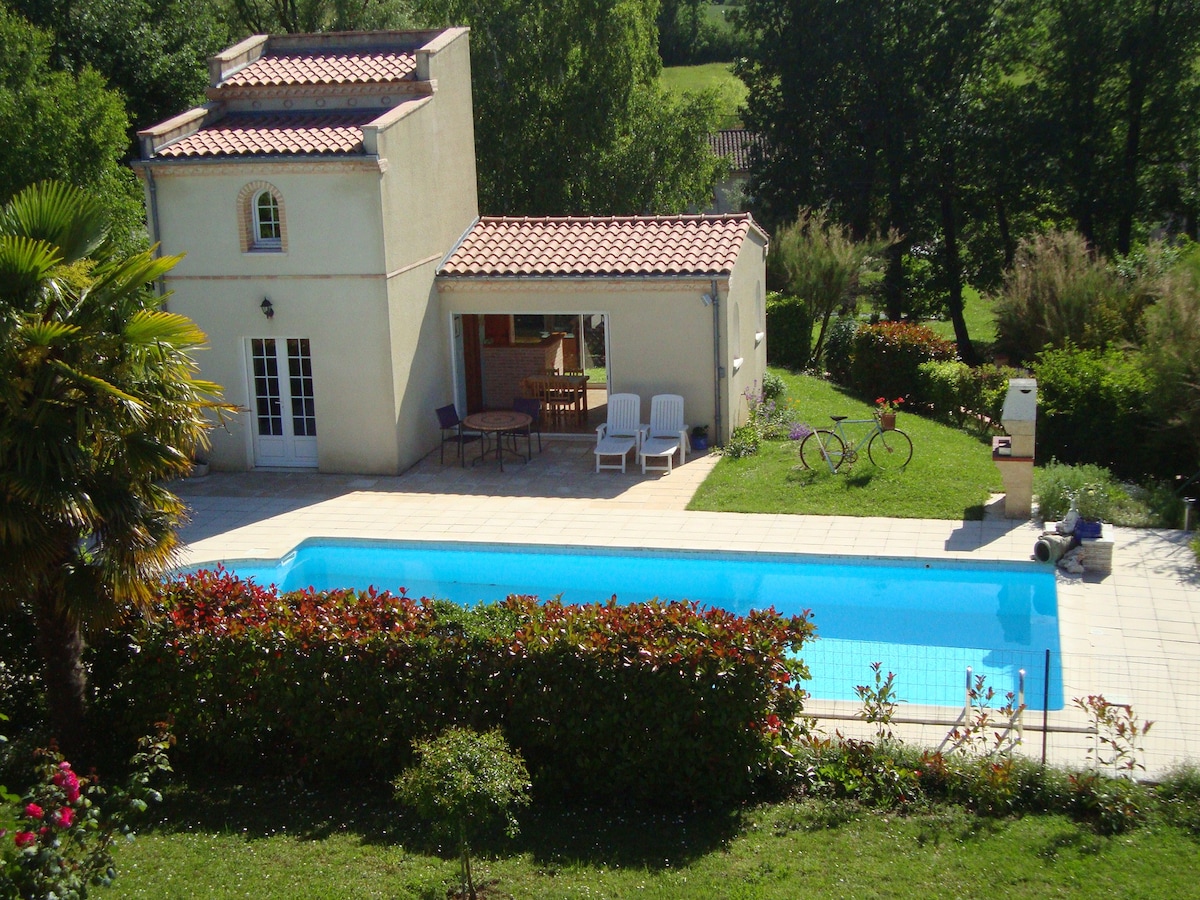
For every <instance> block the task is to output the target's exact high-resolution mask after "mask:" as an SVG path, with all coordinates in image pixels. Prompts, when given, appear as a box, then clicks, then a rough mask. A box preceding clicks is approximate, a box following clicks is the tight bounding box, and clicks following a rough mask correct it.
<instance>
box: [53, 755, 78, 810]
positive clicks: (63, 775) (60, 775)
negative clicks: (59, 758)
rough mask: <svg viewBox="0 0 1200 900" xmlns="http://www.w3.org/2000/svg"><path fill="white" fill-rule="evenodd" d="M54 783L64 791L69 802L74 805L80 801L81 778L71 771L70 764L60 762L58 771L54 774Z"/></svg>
mask: <svg viewBox="0 0 1200 900" xmlns="http://www.w3.org/2000/svg"><path fill="white" fill-rule="evenodd" d="M54 783H55V784H56V785H58V786H59V787H60V788H62V789H63V793H65V794H66V795H67V802H68V803H74V802H75V801H76V800H78V799H79V776H77V775H76V774H75V773H74V772H72V771H71V764H70V763H69V762H66V761H64V762H60V763H59V764H58V771H57V772H55V773H54Z"/></svg>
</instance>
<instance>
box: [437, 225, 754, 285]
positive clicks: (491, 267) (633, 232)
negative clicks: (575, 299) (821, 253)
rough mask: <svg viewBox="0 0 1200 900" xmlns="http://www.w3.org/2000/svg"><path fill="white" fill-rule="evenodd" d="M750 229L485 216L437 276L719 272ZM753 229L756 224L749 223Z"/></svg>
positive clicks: (724, 271)
mask: <svg viewBox="0 0 1200 900" xmlns="http://www.w3.org/2000/svg"><path fill="white" fill-rule="evenodd" d="M752 226H753V219H751V217H750V216H749V215H748V214H741V215H728V216H672V217H653V216H641V217H631V218H538V219H528V218H501V217H496V218H492V217H484V218H482V219H480V220H479V221H478V222H477V223H476V224H475V226H474V227H473V228H472V229H471V230H470V231H469V232H467V234H466V236H465V237H464V238H463V240H462V241H461V242H460V244H459V245H458V247H456V248H455V249H454V251H453V252H452V253H451V254H450V256H449V257H448V258H447V259H446V261H445V262H444V263H443V264H442V267H441V268H440V269H439V270H438V274H440V275H460V276H477V277H478V276H579V275H593V276H594V275H607V276H615V275H706V276H711V275H723V274H728V273H729V272H731V271H732V270H733V264H734V262H735V261H736V260H737V256H738V251H739V250H740V249H741V247H742V242H743V241H744V240H745V238H746V235H747V233H748V232H749V230H750V228H751V227H752ZM754 227H757V226H754Z"/></svg>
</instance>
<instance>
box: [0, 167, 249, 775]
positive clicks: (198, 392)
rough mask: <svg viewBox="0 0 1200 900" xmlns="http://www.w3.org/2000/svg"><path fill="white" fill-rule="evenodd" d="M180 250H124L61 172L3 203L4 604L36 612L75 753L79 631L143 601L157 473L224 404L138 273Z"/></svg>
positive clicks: (169, 528)
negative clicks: (60, 179) (162, 253)
mask: <svg viewBox="0 0 1200 900" xmlns="http://www.w3.org/2000/svg"><path fill="white" fill-rule="evenodd" d="M178 259H179V257H155V256H154V255H153V254H152V253H151V252H150V251H144V252H140V253H134V254H132V255H127V254H124V253H122V252H119V251H118V250H117V248H116V247H115V245H114V244H113V242H112V241H111V240H110V239H109V235H108V230H107V227H106V224H105V210H104V207H103V205H102V204H101V203H100V202H99V201H97V200H95V199H92V198H90V197H89V196H87V195H86V194H85V193H83V192H82V191H80V190H79V189H77V188H73V187H69V186H66V185H63V184H60V183H42V184H39V185H36V186H34V187H31V188H27V189H25V190H24V191H22V192H21V193H19V194H18V195H17V196H15V197H14V198H13V199H12V200H11V201H9V203H8V204H7V205H5V207H4V208H3V210H0V611H3V612H4V614H10V615H12V614H18V613H17V612H16V611H17V610H19V609H24V610H25V611H27V612H28V613H29V614H30V615H31V616H32V618H33V621H34V623H35V626H36V631H37V639H36V642H37V647H38V651H39V654H40V656H41V659H42V664H43V679H44V686H45V691H46V698H47V705H48V707H49V712H50V726H51V729H52V732H53V735H54V737H56V738H57V739H58V741H59V744H60V746H61V747H62V749H63V750H64V752H66V753H67V754H68V755H71V758H73V759H74V758H77V757H78V756H79V754H80V753H81V752H86V742H85V734H86V732H85V724H84V723H85V709H86V704H85V696H86V679H85V674H84V669H83V665H82V661H81V655H82V651H83V646H84V636H85V634H86V632H87V630H88V629H95V628H100V627H103V626H104V625H106V624H107V623H110V622H112V621H113V620H114V619H115V618H117V617H118V616H119V615H120V613H121V610H122V609H123V608H124V607H125V606H126V605H127V604H132V605H134V606H137V605H141V604H146V603H148V602H149V600H150V598H151V595H152V591H153V584H154V582H155V580H156V579H157V578H159V577H160V576H161V575H162V573H163V571H164V569H165V568H166V567H167V566H169V565H170V564H171V562H172V560H173V559H174V554H175V551H176V549H177V546H178V540H177V537H176V532H175V526H176V525H177V523H178V522H179V521H180V519H181V518H182V516H183V514H184V507H183V504H182V502H181V501H180V500H179V499H178V498H177V497H175V496H174V495H173V494H172V493H171V492H170V491H169V490H168V489H167V488H166V487H164V485H163V481H164V480H166V479H170V478H172V477H177V476H180V475H183V474H185V473H186V472H188V471H189V468H190V465H191V456H192V452H193V450H194V449H195V448H196V447H197V446H199V445H202V444H203V443H204V442H205V441H206V433H207V430H208V428H209V427H210V422H209V419H208V418H207V416H206V413H209V412H212V411H216V412H218V413H220V412H223V411H224V410H225V409H226V408H227V407H225V406H224V405H222V404H221V403H220V401H219V394H220V389H219V388H218V387H217V385H215V384H211V383H209V382H205V381H201V380H199V379H197V378H196V365H195V363H194V361H193V358H192V354H193V353H194V352H195V351H196V350H197V349H199V348H200V347H201V346H202V345H203V343H204V340H205V339H204V335H203V334H202V333H201V332H200V330H199V329H198V328H197V327H196V325H195V324H194V323H193V322H191V321H190V320H189V319H187V318H185V317H183V316H179V315H175V314H172V313H168V312H166V311H164V310H163V309H162V299H161V298H159V297H156V296H155V295H154V293H153V292H152V291H151V290H150V288H149V285H150V284H151V283H152V282H153V281H154V280H155V279H157V278H159V277H160V276H162V275H163V274H164V273H165V272H167V271H168V270H170V269H171V267H172V266H174V265H175V263H176V262H177V261H178Z"/></svg>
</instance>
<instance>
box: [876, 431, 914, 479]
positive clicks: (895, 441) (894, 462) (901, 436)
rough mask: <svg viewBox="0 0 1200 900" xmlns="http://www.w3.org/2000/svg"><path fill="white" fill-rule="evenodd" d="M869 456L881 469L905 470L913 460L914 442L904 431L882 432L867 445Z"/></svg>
mask: <svg viewBox="0 0 1200 900" xmlns="http://www.w3.org/2000/svg"><path fill="white" fill-rule="evenodd" d="M867 456H869V457H870V458H871V462H873V463H875V465H876V466H878V467H879V468H881V469H884V470H887V471H891V470H892V469H903V468H904V467H905V466H907V465H908V461H909V460H910V459H912V441H911V440H909V437H908V435H907V434H905V433H904V432H903V431H896V430H895V429H893V430H891V431H880V432H877V433H876V434H875V435H874V436H873V437H872V438H871V442H870V443H869V444H867Z"/></svg>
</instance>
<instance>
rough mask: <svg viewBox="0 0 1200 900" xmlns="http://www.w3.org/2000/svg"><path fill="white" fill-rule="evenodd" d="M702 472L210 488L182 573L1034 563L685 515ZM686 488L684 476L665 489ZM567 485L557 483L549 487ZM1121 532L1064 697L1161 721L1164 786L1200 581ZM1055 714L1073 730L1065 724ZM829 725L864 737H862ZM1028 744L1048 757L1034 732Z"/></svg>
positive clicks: (1193, 735)
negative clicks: (444, 555) (572, 562)
mask: <svg viewBox="0 0 1200 900" xmlns="http://www.w3.org/2000/svg"><path fill="white" fill-rule="evenodd" d="M587 449H589V448H585V450H587ZM589 456H590V453H589ZM707 462H708V460H707V459H700V460H696V461H693V460H689V462H688V463H687V465H685V466H684V467H682V468H681V469H679V470H677V471H676V473H672V475H671V476H667V477H661V478H660V477H654V478H641V477H629V478H625V479H624V480H618V479H621V478H622V476H621V475H620V474H619V473H615V474H614V477H613V478H610V479H607V480H605V481H597V480H596V478H597V476H595V475H594V473H591V472H590V471H586V470H584V469H580V470H579V473H578V474H577V475H573V476H568V477H577V478H579V479H580V480H581V484H582V485H583V488H582V489H580V490H578V491H576V494H577V495H575V496H554V495H552V491H554V490H559V488H558V487H555V488H549V487H547V486H546V485H545V484H542V485H535V486H534V489H533V490H530V491H529V493H528V495H514V494H511V493H508V491H510V490H511V489H512V485H511V484H508V483H505V482H501V481H499V480H497V479H494V478H488V477H478V476H477V478H476V481H474V482H468V481H456V482H455V483H454V486H453V487H452V488H451V489H450V490H449V491H448V492H447V491H446V490H445V489H444V486H442V485H439V484H437V483H436V482H437V481H438V478H439V477H440V473H439V472H434V473H433V475H432V476H429V475H428V474H427V473H421V472H416V473H412V474H410V475H404V476H399V477H395V478H352V477H342V476H316V475H312V476H290V475H289V476H272V475H253V474H248V475H236V476H225V475H213V476H209V478H208V479H204V483H203V484H201V483H197V484H188V483H183V484H181V485H180V486H179V487H180V493H181V494H182V495H183V496H184V497H185V499H186V500H187V501H188V503H189V506H190V507H191V509H192V521H191V523H190V524H189V525H188V526H187V527H186V528H185V529H184V531H183V537H184V539H185V540H186V541H187V542H188V545H187V547H186V553H185V558H184V560H183V561H184V562H192V561H199V560H205V559H208V560H211V559H218V558H226V557H231V558H232V557H238V558H254V557H257V558H274V557H278V556H280V555H282V554H283V553H284V552H286V551H287V550H288V549H290V548H291V547H293V546H295V545H296V544H297V543H299V542H300V541H301V540H303V539H304V538H307V537H312V536H326V537H346V538H374V539H400V540H443V541H482V542H488V543H513V544H563V545H568V546H588V545H591V546H613V547H633V548H642V547H656V548H664V549H694V550H744V551H752V552H797V551H801V552H805V553H815V554H820V555H830V556H839V555H856V556H863V555H865V556H872V555H879V556H901V557H929V558H940V559H950V558H962V559H973V560H1004V561H1016V560H1027V559H1029V557H1030V553H1031V552H1032V548H1033V543H1034V541H1035V540H1036V538H1037V535H1038V534H1039V532H1040V529H1039V528H1038V527H1036V526H1034V525H1032V524H1029V523H1023V522H1010V521H1007V520H1003V519H999V520H995V519H992V520H984V521H978V522H957V521H931V520H908V519H882V518H853V517H842V516H833V517H819V516H788V515H751V514H742V513H715V512H689V511H686V510H685V509H683V508H682V507H683V506H684V505H685V504H686V502H687V498H688V497H690V492H689V491H686V490H681V487H680V486H681V485H683V484H684V483H685V482H684V476H686V477H688V478H689V479H690V481H692V482H694V483H695V484H698V483H699V481H700V480H702V478H703V475H704V474H707V468H705V469H704V470H703V472H701V471H700V470H699V468H698V467H697V468H693V466H694V465H695V464H697V463H707ZM535 463H536V460H535ZM423 465H424V464H423ZM435 468H436V467H435ZM456 468H457V467H456ZM689 469H690V470H691V471H690V472H689ZM452 474H457V473H452ZM506 474H507V473H506ZM604 474H608V473H604ZM677 474H678V475H680V476H681V477H680V478H679V479H677V480H676V481H675V482H674V483H670V482H671V479H673V478H675V477H676V475H677ZM563 477H564V476H562V475H557V476H555V484H556V485H559V484H562V479H563ZM600 477H601V478H602V477H603V475H602V476H600ZM439 487H441V488H443V489H442V490H439V489H438V488H439ZM429 488H432V489H429ZM668 488H669V491H668ZM566 489H567V490H568V492H569V489H570V485H569V484H568V485H566ZM493 490H494V491H495V492H494V493H493V492H492V491H493ZM589 492H595V493H596V494H597V496H587V494H588V493H589ZM601 492H606V493H605V495H603V496H601V495H600V493H601ZM578 494H583V496H579V495H578ZM1115 532H1116V535H1115V536H1116V542H1117V547H1116V555H1115V565H1114V570H1113V574H1112V575H1110V576H1107V577H1105V578H1103V579H1096V578H1091V577H1088V576H1084V577H1083V578H1079V577H1072V576H1065V575H1060V576H1059V578H1058V602H1059V620H1060V640H1061V644H1062V650H1063V653H1064V656H1065V660H1066V662H1065V664H1064V672H1063V677H1064V693H1065V696H1066V697H1068V698H1070V697H1074V696H1080V695H1086V694H1094V693H1103V694H1105V696H1106V697H1108V699H1110V700H1112V701H1114V702H1125V703H1131V704H1132V705H1133V706H1134V708H1135V711H1136V712H1137V714H1138V716H1139V718H1142V717H1144V718H1149V719H1153V720H1155V721H1156V723H1157V724H1156V725H1155V728H1154V730H1153V731H1152V732H1151V735H1150V737H1149V739H1148V740H1147V751H1148V755H1147V764H1148V767H1149V768H1150V770H1151V771H1152V772H1160V771H1162V770H1164V769H1165V768H1168V767H1169V766H1170V765H1172V764H1173V763H1175V762H1177V761H1180V760H1182V759H1185V758H1190V759H1192V760H1196V759H1200V632H1198V623H1200V575H1198V574H1197V570H1196V566H1195V563H1194V559H1193V558H1192V557H1191V554H1190V551H1189V550H1188V548H1187V545H1186V540H1185V538H1184V536H1183V535H1182V534H1180V533H1178V532H1169V531H1133V530H1129V529H1115ZM866 677H867V673H864V680H865V679H866ZM845 706H846V705H845V704H840V705H837V704H834V705H830V706H828V711H834V710H835V709H837V710H841V711H843V712H848V714H851V715H852V713H853V709H850V710H848V711H847V710H845V709H843V707H845ZM810 711H811V712H813V713H814V714H816V715H818V716H819V715H820V714H821V713H822V712H823V711H825V710H824V709H823V707H822V705H821V704H817V703H814V704H812V705H811V707H810ZM1055 715H1056V716H1061V717H1065V718H1064V721H1066V720H1070V721H1072V722H1074V724H1079V719H1078V714H1077V713H1075V714H1074V716H1075V718H1074V719H1071V718H1070V717H1071V716H1072V712H1071V711H1070V710H1067V711H1064V712H1063V713H1061V714H1055ZM1052 724H1054V723H1053V722H1052ZM829 726H830V727H829V728H828V730H829V731H832V730H833V728H834V727H838V728H840V729H841V730H842V731H843V733H856V732H855V729H856V728H858V727H861V723H855V722H852V721H838V722H836V723H834V722H830V723H829ZM944 731H945V729H944V728H940V729H939V728H932V729H931V728H928V727H921V726H905V727H904V729H903V730H902V731H901V733H902V735H903V736H905V737H906V739H909V738H910V739H913V740H921V741H922V742H923V743H926V744H932V745H936V744H937V742H938V741H939V740H940V739H941V735H942V734H943V733H944ZM1026 739H1027V742H1028V744H1029V746H1030V748H1031V749H1032V750H1034V751H1039V752H1040V743H1041V737H1040V734H1038V733H1036V732H1033V733H1030V734H1027V736H1026ZM1049 743H1050V746H1049V748H1048V750H1049V755H1050V759H1051V760H1052V761H1059V762H1064V763H1069V762H1076V763H1078V761H1079V760H1081V759H1082V758H1083V753H1084V751H1085V749H1086V745H1087V739H1086V738H1084V737H1083V736H1079V735H1074V736H1072V735H1055V736H1053V738H1052V740H1051V741H1050V742H1049Z"/></svg>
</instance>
